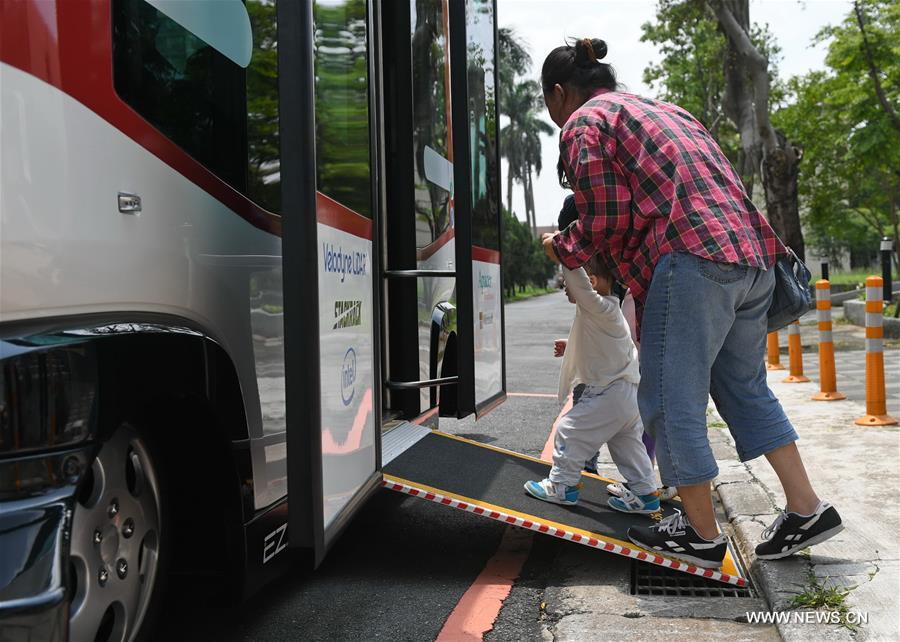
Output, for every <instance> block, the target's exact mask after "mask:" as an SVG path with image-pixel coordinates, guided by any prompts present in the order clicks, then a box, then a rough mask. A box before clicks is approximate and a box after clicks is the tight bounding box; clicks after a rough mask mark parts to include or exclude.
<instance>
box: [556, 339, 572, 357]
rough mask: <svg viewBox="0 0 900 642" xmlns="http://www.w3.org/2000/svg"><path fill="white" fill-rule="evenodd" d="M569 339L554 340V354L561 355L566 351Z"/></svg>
mask: <svg viewBox="0 0 900 642" xmlns="http://www.w3.org/2000/svg"><path fill="white" fill-rule="evenodd" d="M568 343H569V341H568V339H557V340H556V341H554V342H553V356H554V357H561V356H563V355H564V354H565V353H566V344H568Z"/></svg>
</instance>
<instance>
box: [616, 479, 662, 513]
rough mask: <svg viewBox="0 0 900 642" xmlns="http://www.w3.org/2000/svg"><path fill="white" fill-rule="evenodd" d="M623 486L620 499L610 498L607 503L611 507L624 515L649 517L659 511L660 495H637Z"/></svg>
mask: <svg viewBox="0 0 900 642" xmlns="http://www.w3.org/2000/svg"><path fill="white" fill-rule="evenodd" d="M619 485H620V486H621V488H620V489H618V490H619V495H618V497H610V498H609V500H608V501H607V502H606V503H607V504H609V507H610V508H612V509H615V510H617V511H620V512H622V513H639V514H641V515H649V514H651V513H656V512H658V511H659V495H657V494H656V493H653V494H650V495H636V494H635V493H633V492H631V491H630V490H629V489H627V488H625V486H623V485H621V484H619Z"/></svg>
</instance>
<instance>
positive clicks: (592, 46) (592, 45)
mask: <svg viewBox="0 0 900 642" xmlns="http://www.w3.org/2000/svg"><path fill="white" fill-rule="evenodd" d="M606 51H607V49H606V42H604V41H603V40H600V38H581V39H579V40H576V41H575V64H576V65H578V66H579V67H587V66H590V65H593V64H594V63H596V62H598V61H600V60H603V58H605V57H606Z"/></svg>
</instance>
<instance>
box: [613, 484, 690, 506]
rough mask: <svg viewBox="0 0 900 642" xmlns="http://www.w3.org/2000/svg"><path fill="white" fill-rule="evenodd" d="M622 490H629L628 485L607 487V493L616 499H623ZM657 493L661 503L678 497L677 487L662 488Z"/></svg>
mask: <svg viewBox="0 0 900 642" xmlns="http://www.w3.org/2000/svg"><path fill="white" fill-rule="evenodd" d="M622 488H628V484H627V483H626V482H615V483H613V484H607V485H606V492H607V493H609V494H610V495H613V496H615V497H621V496H622V494H621V493H622V491H621V489H622ZM656 492H657V494H658V495H659V501H661V502H665V501H668V500H670V499H672V498H673V497H677V496H678V489H677V488H675V486H660V487H659V488H657V489H656Z"/></svg>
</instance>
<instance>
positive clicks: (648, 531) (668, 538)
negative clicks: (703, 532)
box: [628, 510, 728, 568]
mask: <svg viewBox="0 0 900 642" xmlns="http://www.w3.org/2000/svg"><path fill="white" fill-rule="evenodd" d="M628 538H629V539H630V540H631V541H632V542H634V543H635V544H637V545H638V546H640V547H642V548H645V549H647V550H648V551H659V553H661V554H662V555H665V556H666V557H674V558H675V559H678V560H682V561H684V562H688V563H689V564H694V565H695V566H702V567H703V568H719V567H720V566H722V561H723V560H724V559H725V551H726V550H727V549H728V540H727V539H725V536H724V535H723V534H721V533H719V535H718V536H716V538H715V539H713V540H708V539H704V538H702V537H700V535H699V534H698V533H697V531H695V530H694V527H693V526H691V523H690V522H689V521H688V518H687V517H685V516H684V515H682V514H681V511H680V510H676V511H675V512H674V513H673V514H672V515H669V516H668V517H666V518H665V519H663V520H662V521H661V522H659V523H658V524H653V525H652V526H632V527H631V528H629V529H628Z"/></svg>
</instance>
